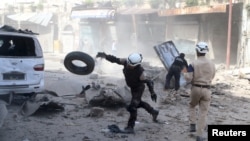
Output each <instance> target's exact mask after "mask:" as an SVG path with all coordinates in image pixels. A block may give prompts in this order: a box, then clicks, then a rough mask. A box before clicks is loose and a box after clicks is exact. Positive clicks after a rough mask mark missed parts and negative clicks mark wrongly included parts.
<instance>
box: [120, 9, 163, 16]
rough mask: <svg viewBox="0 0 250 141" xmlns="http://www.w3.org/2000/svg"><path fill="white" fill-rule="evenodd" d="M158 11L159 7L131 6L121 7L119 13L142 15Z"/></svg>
mask: <svg viewBox="0 0 250 141" xmlns="http://www.w3.org/2000/svg"><path fill="white" fill-rule="evenodd" d="M158 11H159V10H158V9H141V8H129V9H121V10H119V11H117V13H118V14H121V15H140V14H152V13H157V12H158Z"/></svg>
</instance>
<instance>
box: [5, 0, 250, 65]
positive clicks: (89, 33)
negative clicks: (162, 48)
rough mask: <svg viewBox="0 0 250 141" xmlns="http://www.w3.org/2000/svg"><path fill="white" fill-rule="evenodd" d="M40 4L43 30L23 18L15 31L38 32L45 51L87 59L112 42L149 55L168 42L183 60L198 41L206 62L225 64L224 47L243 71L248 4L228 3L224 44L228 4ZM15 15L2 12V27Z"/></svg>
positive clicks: (246, 56)
mask: <svg viewBox="0 0 250 141" xmlns="http://www.w3.org/2000/svg"><path fill="white" fill-rule="evenodd" d="M34 1H35V0H34ZM18 5H20V3H19V4H18ZM22 5H24V4H22ZM33 5H34V4H33ZM43 5H44V8H43V10H42V9H40V10H39V11H36V13H42V12H43V11H47V12H51V13H52V17H50V18H49V20H46V18H48V17H49V16H43V17H45V18H44V19H45V21H44V23H46V25H45V26H44V25H43V23H41V24H36V23H35V24H33V23H32V24H31V21H29V19H26V20H25V19H24V21H22V22H21V27H24V28H26V27H30V25H33V26H32V28H33V29H34V30H35V32H36V31H38V32H41V33H42V34H41V36H40V37H42V38H41V44H42V46H43V47H44V51H45V52H56V53H68V52H70V51H72V50H81V49H82V48H84V46H85V47H86V48H84V50H82V51H86V50H87V47H88V48H90V50H88V51H86V52H89V53H90V54H92V55H94V54H95V53H96V52H98V51H105V52H108V53H110V51H111V46H112V42H113V41H114V40H115V41H117V46H118V47H117V48H118V49H119V50H120V52H123V53H129V52H132V51H134V50H136V51H140V52H142V53H143V54H148V55H150V54H152V51H153V46H154V45H156V44H158V43H161V42H165V41H168V40H172V41H174V43H175V44H176V47H177V48H178V50H179V51H180V52H185V53H186V54H187V57H189V58H193V57H194V56H195V55H194V53H195V52H194V46H195V43H196V42H197V41H199V40H203V41H206V42H208V43H209V46H210V47H211V48H210V54H209V57H210V58H212V59H213V60H214V61H215V62H216V63H226V60H227V59H228V55H227V50H228V44H229V46H230V56H229V60H230V64H231V65H237V66H239V67H247V66H248V64H249V63H250V58H249V53H250V51H249V42H248V36H249V33H248V27H249V25H248V23H249V22H248V19H249V18H248V17H249V15H248V13H249V12H248V7H249V6H248V5H249V2H248V0H245V1H233V3H232V15H231V16H232V18H231V36H230V37H231V38H230V42H228V29H229V28H228V20H229V14H230V11H229V5H230V4H229V3H228V2H227V3H219V4H215V5H200V6H192V7H181V8H180V7H179V8H172V9H171V8H141V7H132V8H131V7H129V8H128V7H127V8H120V7H119V8H117V7H114V6H113V5H112V4H110V5H102V6H101V7H95V6H92V7H91V8H90V7H88V8H87V7H84V5H81V4H80V6H74V5H75V4H74V3H73V2H71V1H64V2H60V1H58V0H56V1H53V3H50V4H46V3H44V4H43ZM20 8H21V7H20ZM20 10H21V9H19V11H12V12H10V11H7V10H6V9H5V11H4V13H2V15H4V16H2V23H3V24H12V25H14V27H16V26H18V22H19V21H18V20H16V19H17V18H14V19H13V15H15V14H20ZM23 13H26V12H25V10H24V12H23ZM27 13H30V11H28V12H27ZM27 13H26V14H27ZM51 13H49V15H51ZM26 17H27V16H26ZM36 17H38V16H36ZM45 31H46V32H45ZM43 32H44V33H43ZM40 37H39V38H40ZM85 49H86V50H85Z"/></svg>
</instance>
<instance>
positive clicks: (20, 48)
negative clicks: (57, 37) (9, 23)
mask: <svg viewBox="0 0 250 141" xmlns="http://www.w3.org/2000/svg"><path fill="white" fill-rule="evenodd" d="M0 56H12V57H15V56H18V57H34V56H36V51H35V42H34V40H33V38H29V37H21V36H6V35H4V36H3V35H0Z"/></svg>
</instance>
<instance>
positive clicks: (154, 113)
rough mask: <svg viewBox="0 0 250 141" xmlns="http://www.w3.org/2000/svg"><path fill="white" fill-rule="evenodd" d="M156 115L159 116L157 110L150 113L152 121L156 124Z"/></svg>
mask: <svg viewBox="0 0 250 141" xmlns="http://www.w3.org/2000/svg"><path fill="white" fill-rule="evenodd" d="M158 114H159V111H157V110H154V111H153V112H152V116H153V121H154V122H157V117H158Z"/></svg>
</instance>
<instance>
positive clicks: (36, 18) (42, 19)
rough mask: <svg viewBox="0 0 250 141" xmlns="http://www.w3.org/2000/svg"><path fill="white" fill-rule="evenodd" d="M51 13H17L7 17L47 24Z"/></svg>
mask: <svg viewBox="0 0 250 141" xmlns="http://www.w3.org/2000/svg"><path fill="white" fill-rule="evenodd" d="M52 16H53V14H52V13H18V14H14V15H8V16H7V17H8V18H10V19H12V20H15V21H27V22H32V23H36V24H39V25H42V26H47V25H48V24H49V22H50V20H51V19H52Z"/></svg>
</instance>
